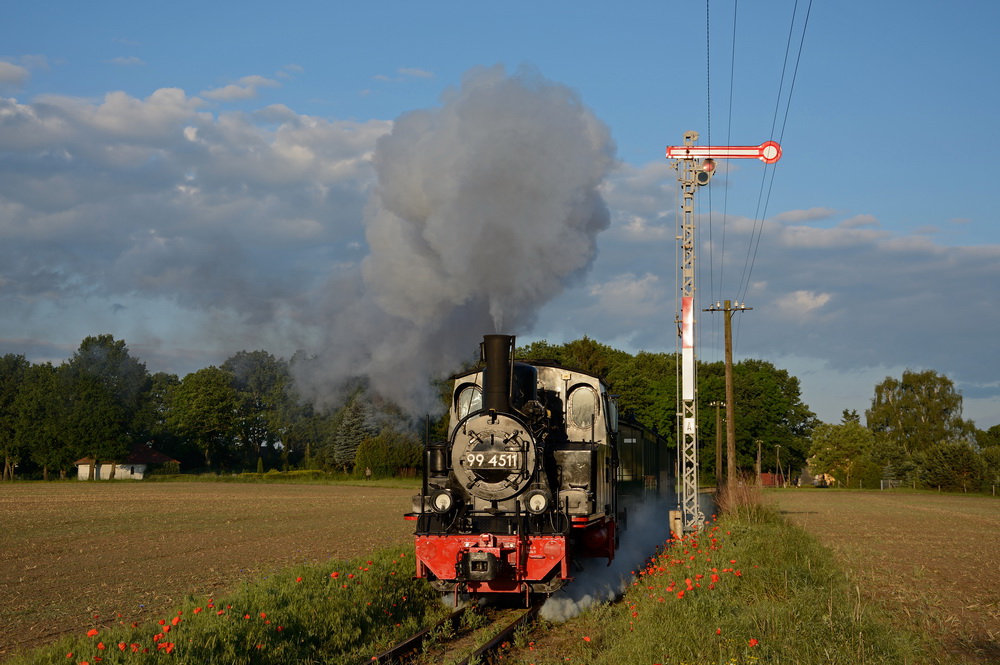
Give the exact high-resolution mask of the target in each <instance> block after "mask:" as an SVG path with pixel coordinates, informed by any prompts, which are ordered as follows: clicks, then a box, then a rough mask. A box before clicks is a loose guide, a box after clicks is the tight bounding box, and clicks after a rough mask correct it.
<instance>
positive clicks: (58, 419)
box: [15, 363, 75, 480]
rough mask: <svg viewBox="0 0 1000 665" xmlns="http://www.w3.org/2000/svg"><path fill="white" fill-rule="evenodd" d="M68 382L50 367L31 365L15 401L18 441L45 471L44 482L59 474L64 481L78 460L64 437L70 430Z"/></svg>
mask: <svg viewBox="0 0 1000 665" xmlns="http://www.w3.org/2000/svg"><path fill="white" fill-rule="evenodd" d="M66 386H67V384H66V382H65V381H63V380H62V377H61V376H60V370H59V369H58V368H56V367H53V366H52V364H51V363H44V364H41V365H32V366H31V367H30V368H28V371H27V372H25V375H24V384H23V387H22V389H21V391H20V393H18V396H17V400H16V401H15V410H16V412H17V421H16V427H15V437H16V438H17V439H18V440H19V442H20V446H21V448H22V449H24V450H28V451H29V453H30V455H31V460H32V461H33V462H34V463H35V464H37V465H38V466H40V467H41V468H42V478H43V479H44V480H48V479H49V471H50V470H53V469H55V470H58V471H59V476H60V477H61V478H65V477H66V472H67V471H68V470H69V468H70V467H71V466H72V464H73V461H74V459H75V456H74V455H73V450H72V449H71V448H70V446H69V445H68V443H67V441H66V438H65V436H64V433H65V431H66V428H67V422H66V420H67V419H66V406H67V403H68V400H67V396H66Z"/></svg>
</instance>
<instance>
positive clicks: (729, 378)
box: [705, 300, 753, 491]
mask: <svg viewBox="0 0 1000 665" xmlns="http://www.w3.org/2000/svg"><path fill="white" fill-rule="evenodd" d="M752 309H753V307H747V304H746V303H745V302H744V303H742V304H741V303H736V304H735V305H733V303H732V301H730V300H724V301H723V302H721V303H715V304H714V305H712V306H711V307H709V308H708V309H706V310H705V311H706V312H722V313H723V314H725V315H726V318H725V325H724V326H723V330H724V334H725V343H726V456H727V457H728V460H727V464H728V466H727V467H726V487H727V488H728V489H729V490H730V491H732V490H734V489H735V488H736V413H735V406H734V405H735V404H736V399H735V397H734V396H733V313H734V312H746V311H750V310H752Z"/></svg>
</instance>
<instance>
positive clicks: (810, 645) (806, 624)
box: [513, 504, 947, 665]
mask: <svg viewBox="0 0 1000 665" xmlns="http://www.w3.org/2000/svg"><path fill="white" fill-rule="evenodd" d="M746 507H747V506H746V505H745V506H744V508H746ZM536 639H537V641H536V642H535V643H533V644H532V648H531V649H530V651H528V652H525V651H521V652H520V653H519V654H517V655H516V656H515V657H514V659H513V660H514V662H520V663H534V664H535V665H550V664H555V663H560V664H561V665H566V663H586V664H588V665H603V664H605V663H606V664H608V665H610V664H612V663H614V664H617V663H630V664H642V663H649V664H653V663H661V664H666V663H671V664H681V663H685V664H692V665H693V664H695V663H698V664H703V663H720V664H733V665H735V664H738V663H798V664H802V665H809V664H812V663H816V664H819V663H823V664H824V665H828V664H837V663H844V664H845V665H846V664H851V665H856V664H858V663H871V664H879V663H884V664H887V665H888V664H890V663H891V664H892V665H900V664H903V663H935V662H947V661H945V660H941V657H939V656H938V655H937V654H932V653H930V651H933V646H932V645H929V644H925V643H922V642H921V638H920V637H919V636H917V635H915V634H912V633H906V632H904V631H901V630H899V629H898V627H897V626H896V625H894V624H893V623H891V622H890V621H889V620H888V619H887V617H886V616H885V615H884V614H880V613H879V610H878V609H877V608H875V607H871V606H869V605H868V604H867V603H866V601H865V600H864V598H863V594H862V593H861V592H860V589H859V588H858V587H856V586H854V585H852V584H851V582H850V581H849V579H848V578H847V576H846V575H845V574H844V573H843V572H842V571H841V570H840V569H838V567H837V565H836V564H835V561H834V558H833V555H832V554H831V553H830V551H829V550H827V549H825V548H824V547H822V546H821V545H820V544H819V543H818V542H817V541H816V540H815V539H814V538H813V537H812V536H810V535H809V534H807V533H806V532H805V531H804V530H802V529H801V528H799V527H796V526H793V525H791V524H789V523H788V522H787V521H785V520H784V519H782V518H781V517H780V516H779V515H778V513H777V511H776V510H775V509H774V508H772V507H769V506H767V505H760V504H758V505H757V506H756V507H755V508H753V509H751V510H746V509H744V510H742V511H736V512H734V513H733V514H732V515H731V516H726V517H723V518H722V519H720V520H719V521H718V522H717V523H715V524H710V525H709V526H708V527H707V528H706V530H705V531H703V532H701V533H700V534H692V535H688V536H686V537H684V538H682V539H680V540H677V541H671V542H669V543H667V544H666V545H665V546H664V547H663V548H662V549H660V550H659V551H658V552H657V553H656V555H655V556H653V557H651V558H650V559H649V561H648V563H647V565H646V566H645V567H644V568H643V569H642V570H637V571H635V577H634V579H633V582H632V585H631V587H630V588H629V590H628V591H627V592H626V594H625V597H624V599H623V602H620V603H617V604H613V605H603V606H599V607H596V608H594V609H593V610H591V611H590V612H588V613H586V614H585V615H583V616H581V617H580V618H579V619H578V620H577V621H575V622H572V623H571V624H566V625H565V626H560V627H552V628H551V629H550V631H549V633H548V634H543V635H540V636H539V637H538V638H536Z"/></svg>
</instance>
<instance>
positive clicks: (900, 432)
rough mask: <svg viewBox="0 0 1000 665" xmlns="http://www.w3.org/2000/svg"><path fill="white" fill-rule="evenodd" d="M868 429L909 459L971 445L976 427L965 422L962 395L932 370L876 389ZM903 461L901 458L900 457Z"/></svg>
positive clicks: (887, 380)
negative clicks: (937, 448) (947, 446)
mask: <svg viewBox="0 0 1000 665" xmlns="http://www.w3.org/2000/svg"><path fill="white" fill-rule="evenodd" d="M865 419H866V421H867V424H868V429H870V430H871V431H872V432H874V434H875V436H876V438H879V439H882V440H883V441H885V442H886V443H887V444H888V445H889V446H890V447H896V448H898V449H899V451H900V452H901V453H902V455H901V457H902V458H907V457H910V456H911V455H913V454H914V453H916V452H921V451H924V450H927V449H928V448H930V447H931V446H933V445H935V444H938V443H942V442H971V441H972V440H973V437H974V435H975V426H974V425H973V424H972V422H971V421H968V420H964V419H963V418H962V394H961V393H959V392H958V391H957V390H955V386H954V384H953V383H952V382H951V380H950V379H949V378H948V377H946V376H943V375H941V374H938V373H937V372H935V371H933V370H926V371H923V372H913V371H910V370H906V371H905V372H903V376H902V378H901V379H895V378H893V377H888V376H887V377H886V378H885V380H884V381H883V382H882V383H880V384H878V385H877V386H875V396H874V397H873V398H872V403H871V408H869V409H868V410H866V411H865ZM897 457H900V456H897Z"/></svg>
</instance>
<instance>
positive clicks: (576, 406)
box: [569, 386, 598, 430]
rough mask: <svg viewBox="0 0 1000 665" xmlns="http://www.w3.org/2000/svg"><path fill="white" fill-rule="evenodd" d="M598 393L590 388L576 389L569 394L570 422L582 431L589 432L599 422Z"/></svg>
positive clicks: (581, 387)
mask: <svg viewBox="0 0 1000 665" xmlns="http://www.w3.org/2000/svg"><path fill="white" fill-rule="evenodd" d="M597 405H598V401H597V393H596V392H595V391H594V389H593V388H591V387H590V386H580V387H578V388H574V389H573V391H572V392H571V393H570V394H569V420H570V422H571V423H572V424H573V425H574V426H576V427H579V428H580V429H587V430H589V429H590V428H591V427H592V426H593V424H594V423H595V422H596V420H597Z"/></svg>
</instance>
